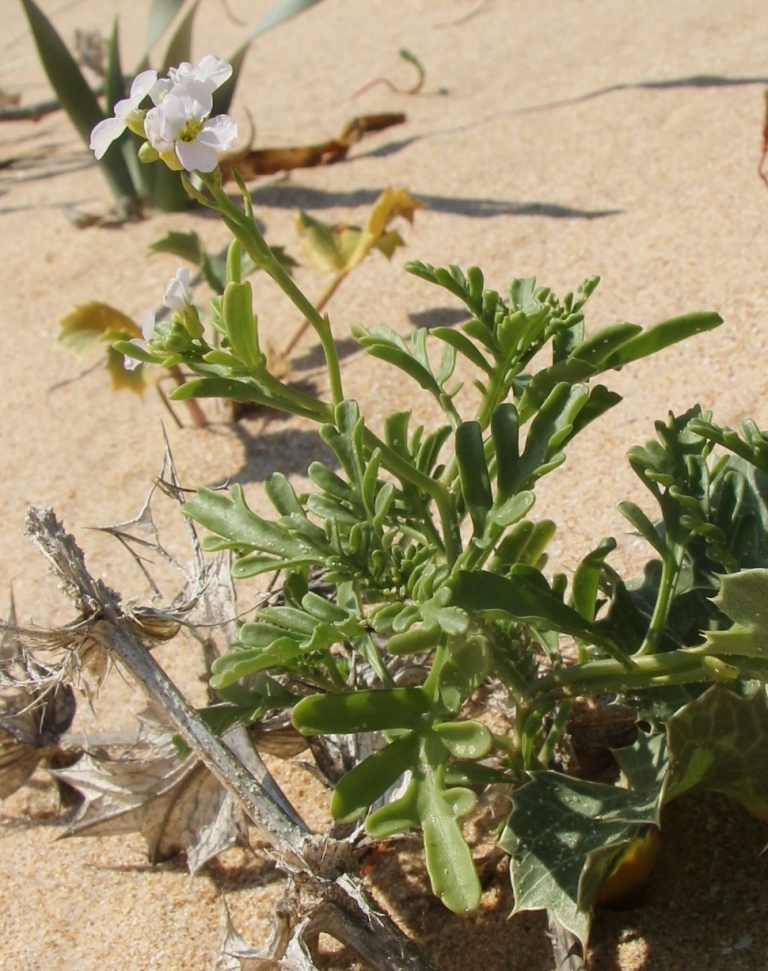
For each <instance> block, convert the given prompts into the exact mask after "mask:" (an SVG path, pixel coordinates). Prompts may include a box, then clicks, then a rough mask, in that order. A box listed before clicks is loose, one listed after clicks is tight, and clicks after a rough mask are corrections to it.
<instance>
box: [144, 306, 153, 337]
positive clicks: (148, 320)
mask: <svg viewBox="0 0 768 971" xmlns="http://www.w3.org/2000/svg"><path fill="white" fill-rule="evenodd" d="M141 332H142V334H143V335H144V340H146V341H148V340H151V339H152V335H153V334H154V333H155V311H154V310H148V311H147V312H146V313H145V314H144V317H143V318H142V321H141Z"/></svg>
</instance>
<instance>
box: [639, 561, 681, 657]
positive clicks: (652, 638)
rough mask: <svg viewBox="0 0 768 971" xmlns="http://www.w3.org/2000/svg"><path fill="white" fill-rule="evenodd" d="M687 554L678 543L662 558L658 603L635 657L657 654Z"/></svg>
mask: <svg viewBox="0 0 768 971" xmlns="http://www.w3.org/2000/svg"><path fill="white" fill-rule="evenodd" d="M684 555H685V545H684V544H682V543H676V544H675V546H674V547H673V549H672V550H671V551H670V553H669V555H668V556H665V557H664V558H663V559H662V567H661V581H660V583H659V593H658V596H657V597H656V604H655V606H654V608H653V615H652V616H651V622H650V624H649V626H648V630H647V631H646V634H645V638H644V639H643V643H642V644H641V645H640V647H639V649H638V650H637V652H636V653H635V654H634V657H636V658H637V657H645V656H646V655H649V654H655V653H656V652H657V651H658V649H659V644H660V642H661V637H662V635H663V633H664V628H665V627H666V624H667V617H668V615H669V610H670V607H671V606H672V598H673V597H674V594H675V588H676V587H677V580H678V577H679V576H680V570H681V568H682V564H683V556H684Z"/></svg>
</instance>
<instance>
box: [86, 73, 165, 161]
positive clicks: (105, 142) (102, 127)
mask: <svg viewBox="0 0 768 971" xmlns="http://www.w3.org/2000/svg"><path fill="white" fill-rule="evenodd" d="M156 86H157V71H142V72H141V74H137V75H136V77H135V78H134V79H133V84H132V85H131V94H130V97H128V98H124V99H123V100H122V101H118V102H117V104H116V105H115V116H114V118H105V119H104V120H103V121H100V122H99V123H98V125H96V127H95V128H94V129H93V131H92V132H91V151H92V152H93V153H94V155H95V156H96V158H102V157H103V156H104V153H105V152H106V151H107V149H108V148H109V146H110V145H111V144H112V142H113V141H114V140H115V139H116V138H119V137H120V136H121V135H122V134H123V132H124V131H125V130H126V128H132V127H133V126H136V127H137V128H138V129H139V131H142V130H143V126H142V119H143V117H144V112H143V111H140V110H139V105H140V104H141V102H142V101H143V100H144V99H145V98H146V96H147V95H148V94H154V91H153V89H154V88H155V87H156ZM153 100H154V98H153Z"/></svg>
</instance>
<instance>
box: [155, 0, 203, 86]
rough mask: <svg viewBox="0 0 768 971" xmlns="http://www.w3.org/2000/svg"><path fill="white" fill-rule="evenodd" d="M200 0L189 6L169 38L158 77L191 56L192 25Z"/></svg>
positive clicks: (195, 0)
mask: <svg viewBox="0 0 768 971" xmlns="http://www.w3.org/2000/svg"><path fill="white" fill-rule="evenodd" d="M199 2H200V0H194V3H193V4H192V5H191V6H190V8H189V10H187V12H186V13H185V14H184V17H183V18H182V20H181V21H180V22H179V25H178V27H177V28H176V31H175V33H174V35H173V37H171V40H170V43H169V44H168V49H167V50H166V52H165V57H164V58H163V67H162V70H161V71H160V72H159V73H160V75H163V74H167V73H168V68H171V67H176V66H177V65H179V64H181V62H182V61H189V60H190V58H191V55H192V24H193V22H194V19H195V14H196V13H197V7H198V3H199Z"/></svg>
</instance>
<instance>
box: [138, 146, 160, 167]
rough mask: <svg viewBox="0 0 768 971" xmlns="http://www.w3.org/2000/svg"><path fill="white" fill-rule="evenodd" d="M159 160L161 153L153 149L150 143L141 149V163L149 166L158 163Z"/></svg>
mask: <svg viewBox="0 0 768 971" xmlns="http://www.w3.org/2000/svg"><path fill="white" fill-rule="evenodd" d="M159 158H160V153H159V152H158V151H157V149H156V148H152V146H151V145H150V144H149V142H144V144H143V145H142V146H141V148H140V149H139V161H140V162H144V163H145V164H146V165H148V164H149V163H150V162H156V161H157V160H158V159H159Z"/></svg>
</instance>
